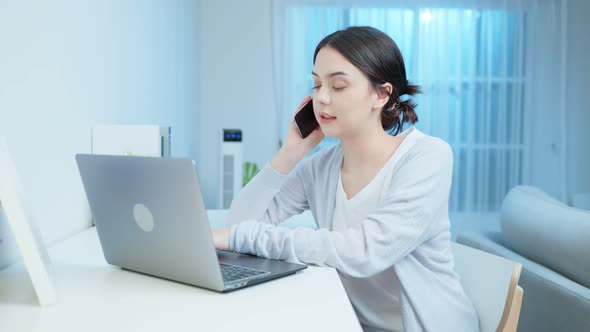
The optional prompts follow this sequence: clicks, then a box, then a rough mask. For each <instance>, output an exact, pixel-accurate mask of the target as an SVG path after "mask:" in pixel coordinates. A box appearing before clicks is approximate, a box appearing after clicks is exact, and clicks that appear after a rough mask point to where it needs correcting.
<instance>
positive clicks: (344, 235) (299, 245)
mask: <svg viewBox="0 0 590 332" xmlns="http://www.w3.org/2000/svg"><path fill="white" fill-rule="evenodd" d="M439 143H440V144H434V143H433V144H431V145H430V146H429V147H428V148H426V149H422V150H421V151H418V152H417V153H415V154H413V155H412V156H411V157H410V158H408V159H406V160H405V161H404V163H403V164H400V167H399V168H398V170H397V173H396V174H394V176H393V178H392V182H391V187H390V190H389V192H388V193H387V195H386V196H385V198H384V199H383V201H382V202H381V203H380V205H379V206H378V207H377V208H376V209H374V210H372V211H371V212H370V213H369V215H368V216H367V217H366V218H365V219H364V220H363V221H362V222H361V224H360V225H359V226H358V227H355V228H349V229H346V230H342V231H330V230H328V229H325V228H321V229H319V230H312V229H304V228H299V229H287V228H282V227H275V226H272V225H268V224H264V223H261V222H258V221H257V220H255V219H254V220H248V221H246V222H243V223H240V224H238V225H234V226H232V228H231V231H230V248H231V249H232V250H235V251H238V252H242V253H248V254H254V255H258V256H262V257H267V258H273V259H283V260H287V261H293V262H300V263H307V264H315V265H320V266H331V267H334V268H336V269H338V270H339V271H340V272H341V273H344V274H346V275H350V276H352V277H358V278H362V277H370V276H372V275H374V274H377V273H379V272H381V271H383V270H385V269H387V268H388V267H390V266H392V265H394V264H395V263H396V262H398V261H399V260H401V259H403V258H404V257H405V256H407V255H408V254H409V253H411V252H412V251H413V250H414V249H415V248H416V247H417V246H419V245H420V244H421V243H423V242H424V241H426V240H428V238H429V237H430V230H431V226H432V224H433V222H434V221H435V220H436V218H437V217H442V216H440V215H439V214H441V213H448V197H449V191H450V185H451V178H452V169H453V156H452V150H451V148H450V146H449V145H448V144H447V143H444V142H442V141H439Z"/></svg>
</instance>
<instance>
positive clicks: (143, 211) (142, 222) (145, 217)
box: [133, 203, 154, 232]
mask: <svg viewBox="0 0 590 332" xmlns="http://www.w3.org/2000/svg"><path fill="white" fill-rule="evenodd" d="M133 218H134V219H135V223H136V224H137V226H139V228H141V230H143V231H144V232H151V231H152V230H153V229H154V216H153V215H152V213H151V212H150V210H149V209H148V208H147V207H146V206H145V205H143V204H141V203H138V204H135V206H134V207H133Z"/></svg>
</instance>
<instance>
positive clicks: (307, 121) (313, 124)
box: [295, 100, 320, 138]
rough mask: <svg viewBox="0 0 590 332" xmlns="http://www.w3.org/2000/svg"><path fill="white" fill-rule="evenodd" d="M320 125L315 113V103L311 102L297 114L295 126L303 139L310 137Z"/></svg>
mask: <svg viewBox="0 0 590 332" xmlns="http://www.w3.org/2000/svg"><path fill="white" fill-rule="evenodd" d="M319 125H320V124H319V123H318V121H317V120H316V118H315V114H314V113H313V102H312V101H311V100H310V101H309V102H308V103H307V104H305V105H304V106H303V107H302V108H301V109H300V110H299V111H298V112H297V114H295V126H296V127H297V129H298V130H299V135H301V137H302V138H306V137H307V136H309V135H310V134H311V133H312V132H313V131H314V130H315V129H316V128H317V127H318V126H319Z"/></svg>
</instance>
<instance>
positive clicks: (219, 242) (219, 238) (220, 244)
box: [211, 227, 229, 250]
mask: <svg viewBox="0 0 590 332" xmlns="http://www.w3.org/2000/svg"><path fill="white" fill-rule="evenodd" d="M211 233H212V235H213V243H214V244H215V248H217V249H221V250H229V227H224V228H214V229H212V230H211Z"/></svg>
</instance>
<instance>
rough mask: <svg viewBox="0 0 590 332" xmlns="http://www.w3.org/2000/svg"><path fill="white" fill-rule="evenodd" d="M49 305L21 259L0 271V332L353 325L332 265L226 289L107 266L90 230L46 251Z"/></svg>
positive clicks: (346, 328) (322, 328)
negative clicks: (37, 294)
mask: <svg viewBox="0 0 590 332" xmlns="http://www.w3.org/2000/svg"><path fill="white" fill-rule="evenodd" d="M49 254H50V257H51V259H52V262H53V267H54V272H55V274H54V276H55V284H56V285H55V286H56V291H57V303H56V304H55V305H53V306H50V307H45V308H41V307H38V306H37V304H36V300H35V298H34V295H33V290H32V286H31V283H30V280H29V279H28V275H27V274H26V272H25V271H24V269H23V267H22V265H20V264H19V265H16V266H12V267H9V268H8V269H5V270H3V271H1V272H0V327H1V328H0V329H1V330H2V331H11V332H12V331H15V332H19V331H60V332H64V331H101V332H103V331H158V332H161V331H249V330H256V331H360V330H361V329H360V326H359V323H358V321H357V319H356V316H355V314H354V311H353V308H352V306H351V304H350V302H349V301H348V298H347V297H346V293H345V291H344V288H343V287H342V284H341V283H340V280H339V278H338V275H337V273H336V271H335V270H334V269H331V268H320V267H313V266H310V267H309V268H307V269H306V270H304V271H302V272H300V273H297V274H295V275H292V276H288V277H285V278H281V279H277V280H274V281H270V282H267V283H264V284H260V285H256V286H252V287H249V288H246V289H242V290H238V291H235V292H232V293H228V294H219V293H215V292H212V291H208V290H205V289H201V288H198V287H193V286H188V285H184V284H180V283H175V282H171V281H167V280H163V279H158V278H154V277H149V276H144V275H141V274H138V273H134V272H130V271H126V270H122V269H120V268H117V267H114V266H111V265H108V264H107V263H106V261H105V260H104V257H103V255H102V251H101V249H100V244H99V241H98V237H97V234H96V230H95V228H91V229H88V230H86V231H84V232H82V233H80V234H78V235H76V236H74V237H72V238H70V239H68V240H66V241H64V242H61V243H59V244H57V245H55V246H54V247H52V248H50V249H49Z"/></svg>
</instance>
